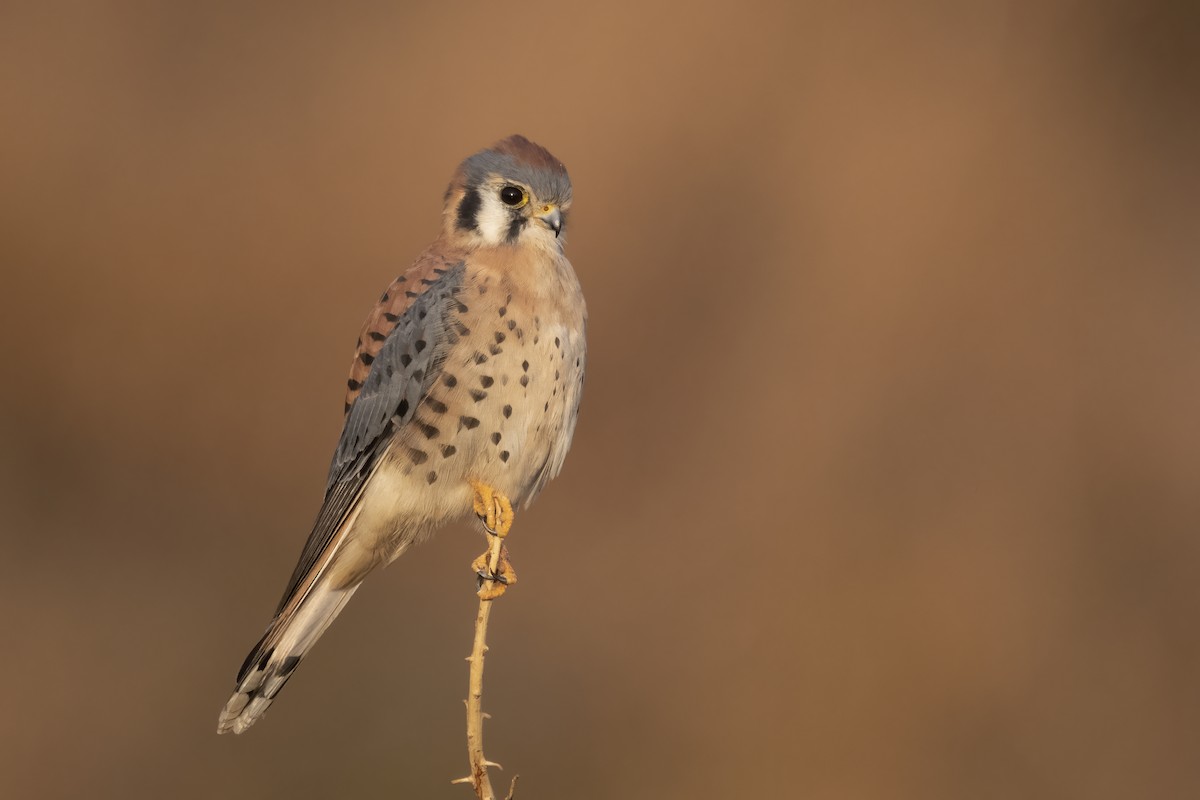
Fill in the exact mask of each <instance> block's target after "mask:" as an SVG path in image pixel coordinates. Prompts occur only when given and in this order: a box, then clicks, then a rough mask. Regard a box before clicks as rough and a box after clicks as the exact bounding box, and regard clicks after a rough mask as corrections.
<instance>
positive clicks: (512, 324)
mask: <svg viewBox="0 0 1200 800" xmlns="http://www.w3.org/2000/svg"><path fill="white" fill-rule="evenodd" d="M515 327H517V321H516V320H515V319H510V320H509V321H508V329H509V330H510V331H511V330H512V329H513V328H515Z"/></svg>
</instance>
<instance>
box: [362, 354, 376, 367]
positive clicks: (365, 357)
mask: <svg viewBox="0 0 1200 800" xmlns="http://www.w3.org/2000/svg"><path fill="white" fill-rule="evenodd" d="M358 360H359V361H361V362H362V363H364V364H366V365H367V366H368V367H369V366H371V364H373V363H374V362H375V356H373V355H371V354H370V353H359V354H358Z"/></svg>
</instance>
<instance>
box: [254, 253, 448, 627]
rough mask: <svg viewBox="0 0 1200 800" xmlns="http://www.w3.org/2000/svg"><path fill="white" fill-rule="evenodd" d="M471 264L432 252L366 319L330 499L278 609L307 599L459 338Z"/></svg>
mask: <svg viewBox="0 0 1200 800" xmlns="http://www.w3.org/2000/svg"><path fill="white" fill-rule="evenodd" d="M465 274H466V265H465V263H464V262H462V261H448V260H447V259H444V258H442V257H439V256H435V255H433V254H432V253H427V254H426V255H424V256H422V257H421V258H420V259H419V260H418V261H417V263H416V264H414V265H413V266H412V268H411V269H409V270H408V272H406V273H405V274H404V275H403V276H402V277H400V278H398V279H397V280H396V282H394V283H393V284H392V285H391V286H389V287H388V291H386V292H384V294H383V296H382V297H381V298H380V301H379V304H378V305H377V306H376V308H375V310H374V311H373V312H372V314H371V316H370V317H368V318H367V324H366V325H365V326H364V328H363V334H362V336H360V337H359V343H358V350H357V352H356V353H355V358H354V366H353V368H352V369H351V373H350V381H349V382H348V388H349V393H348V395H347V409H346V422H345V425H344V426H343V428H342V436H341V438H340V439H339V440H338V444H337V449H336V450H335V451H334V454H333V461H332V463H331V464H330V465H329V478H328V483H327V484H326V488H325V502H324V503H323V504H322V505H321V510H320V511H319V512H318V513H317V521H316V523H315V524H314V525H313V530H312V533H311V534H309V537H308V542H307V543H306V544H305V545H304V552H303V553H301V554H300V561H299V563H297V564H296V569H295V571H294V572H293V573H292V578H291V580H290V581H288V585H287V589H286V590H285V591H284V593H283V599H282V600H281V601H280V603H279V609H278V611H277V612H276V613H277V614H278V613H279V612H282V611H283V610H284V608H285V607H286V606H287V605H288V604H289V603H290V602H292V601H293V599H298V598H297V596H299V599H302V598H303V595H304V593H305V592H306V591H307V590H308V588H309V587H311V586H312V584H313V583H314V582H315V580H316V579H317V577H319V576H320V574H321V572H322V571H323V570H324V568H325V567H326V566H327V565H328V562H329V560H330V557H331V556H332V555H333V553H334V552H335V551H336V549H337V547H338V545H339V544H340V543H341V542H340V540H341V538H343V537H344V536H345V534H346V530H345V529H346V528H348V527H349V526H346V525H344V523H345V522H346V520H347V519H348V518H349V517H350V515H351V513H352V512H353V510H354V507H355V505H356V503H357V502H358V499H359V497H360V496H361V495H362V490H363V487H364V486H365V485H366V483H367V480H368V478H370V476H371V474H372V472H373V471H374V469H375V466H376V464H377V462H378V459H379V456H380V454H381V453H382V452H383V451H384V449H385V448H386V446H387V444H388V442H389V441H390V440H391V437H392V433H393V431H395V430H396V429H397V428H399V427H400V426H401V425H403V424H404V423H405V422H407V421H408V420H409V419H411V418H412V416H413V414H414V413H415V412H416V408H417V404H418V403H419V402H420V401H421V398H422V397H424V396H425V392H426V391H427V390H428V388H429V386H430V385H431V384H432V383H433V381H434V380H435V379H436V378H437V376H438V374H439V373H440V372H441V369H442V364H443V362H444V361H445V359H446V353H447V352H448V351H449V349H450V346H451V345H453V344H454V343H455V342H456V341H457V340H458V333H457V332H456V329H455V325H454V323H455V321H456V319H457V315H458V313H460V309H461V308H462V304H461V302H460V301H459V300H458V299H457V294H458V292H459V290H460V289H461V288H462V285H463V279H464V276H465Z"/></svg>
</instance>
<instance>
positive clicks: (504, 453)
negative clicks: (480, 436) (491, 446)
mask: <svg viewBox="0 0 1200 800" xmlns="http://www.w3.org/2000/svg"><path fill="white" fill-rule="evenodd" d="M500 460H501V461H503V462H505V463H507V462H508V451H507V450H501V451H500Z"/></svg>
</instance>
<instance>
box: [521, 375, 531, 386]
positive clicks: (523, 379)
mask: <svg viewBox="0 0 1200 800" xmlns="http://www.w3.org/2000/svg"><path fill="white" fill-rule="evenodd" d="M521 385H522V386H528V385H529V376H528V375H522V376H521Z"/></svg>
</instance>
